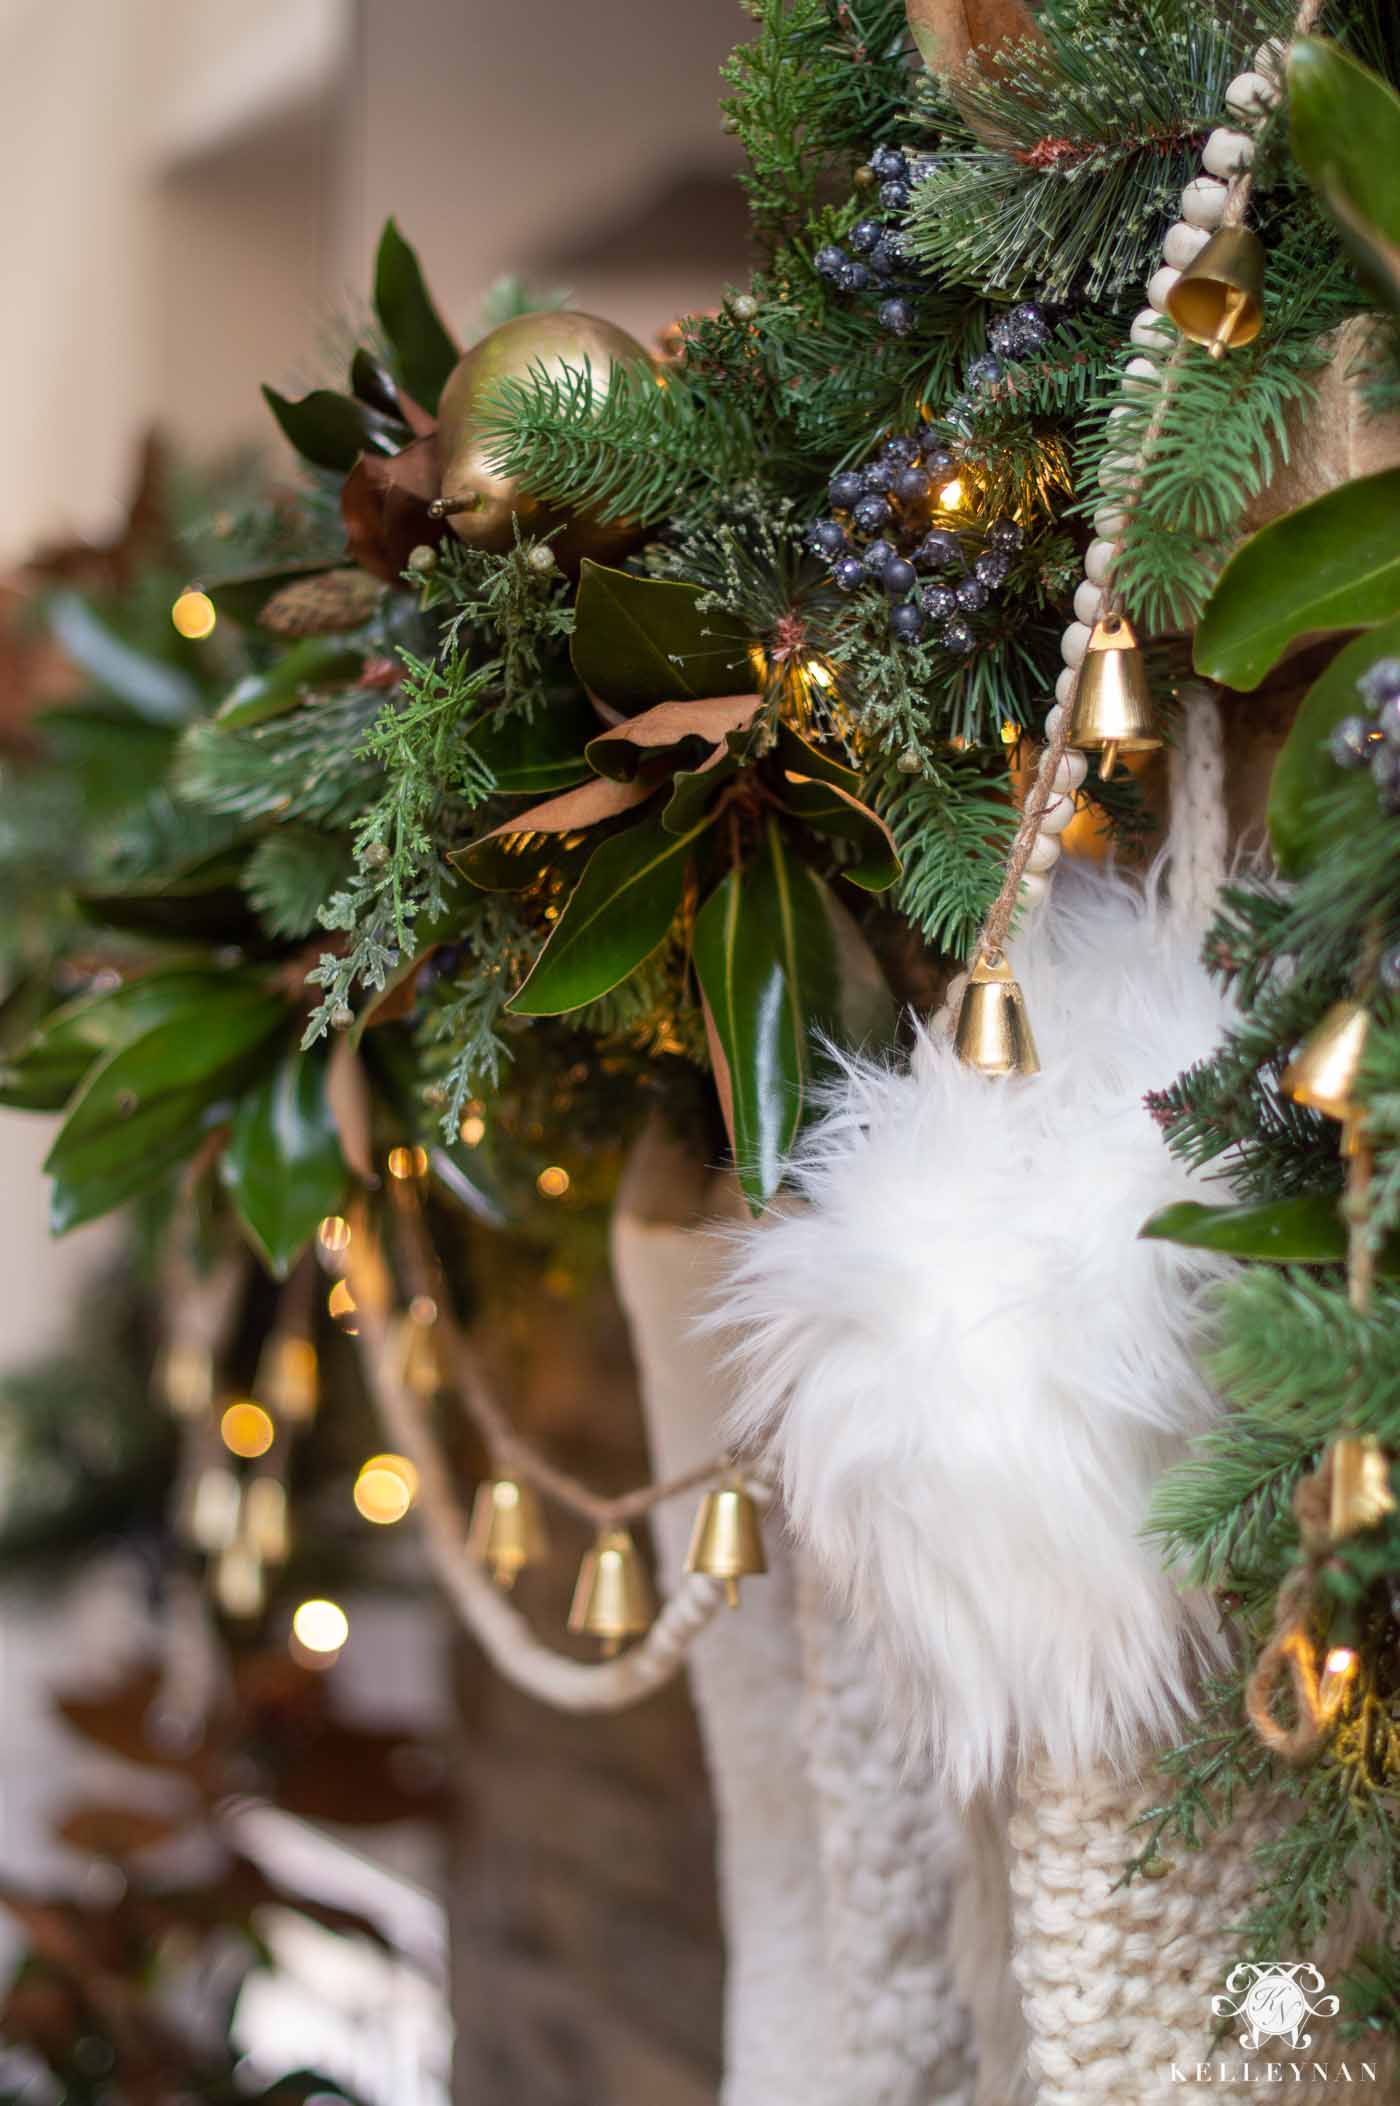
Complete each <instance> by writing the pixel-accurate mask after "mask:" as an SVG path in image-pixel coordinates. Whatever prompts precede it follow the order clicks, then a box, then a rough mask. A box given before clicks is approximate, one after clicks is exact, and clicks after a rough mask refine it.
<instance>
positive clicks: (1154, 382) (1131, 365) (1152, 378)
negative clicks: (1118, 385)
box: [1123, 358, 1162, 395]
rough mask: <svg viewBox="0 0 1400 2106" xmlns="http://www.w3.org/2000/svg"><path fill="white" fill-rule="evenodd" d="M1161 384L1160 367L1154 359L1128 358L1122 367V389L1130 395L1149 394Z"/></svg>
mask: <svg viewBox="0 0 1400 2106" xmlns="http://www.w3.org/2000/svg"><path fill="white" fill-rule="evenodd" d="M1161 385H1162V368H1161V367H1160V366H1159V365H1158V364H1157V362H1156V360H1155V359H1151V358H1130V359H1129V360H1128V363H1127V365H1126V366H1125V367H1124V368H1123V387H1124V391H1125V392H1126V393H1128V394H1130V395H1145V394H1151V392H1152V390H1153V389H1154V388H1159V387H1160V386H1161Z"/></svg>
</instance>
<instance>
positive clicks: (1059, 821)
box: [1040, 790, 1074, 836]
mask: <svg viewBox="0 0 1400 2106" xmlns="http://www.w3.org/2000/svg"><path fill="white" fill-rule="evenodd" d="M1073 817H1074V797H1073V795H1072V794H1071V793H1070V792H1069V791H1068V790H1060V791H1059V792H1058V793H1057V794H1056V795H1055V796H1054V797H1052V798H1051V799H1050V802H1049V804H1047V805H1046V807H1045V810H1044V811H1043V812H1042V813H1041V815H1040V831H1041V834H1042V836H1043V835H1045V834H1062V833H1063V832H1064V830H1065V828H1066V827H1067V826H1068V825H1069V823H1070V820H1071V819H1072V818H1073Z"/></svg>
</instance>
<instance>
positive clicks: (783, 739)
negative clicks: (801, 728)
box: [778, 724, 860, 797]
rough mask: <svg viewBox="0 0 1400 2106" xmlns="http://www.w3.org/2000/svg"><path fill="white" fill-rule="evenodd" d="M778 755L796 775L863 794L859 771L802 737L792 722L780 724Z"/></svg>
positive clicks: (855, 795) (849, 792)
mask: <svg viewBox="0 0 1400 2106" xmlns="http://www.w3.org/2000/svg"><path fill="white" fill-rule="evenodd" d="M778 758H779V760H780V761H781V762H782V764H783V766H784V767H785V768H789V769H791V771H792V773H793V774H794V775H807V776H810V777H811V779H812V781H813V782H829V783H831V784H833V785H834V786H835V788H837V789H838V790H845V791H846V792H847V794H848V795H849V796H851V797H859V795H860V775H859V773H858V771H857V770H856V769H855V768H848V767H847V766H846V764H845V762H844V761H839V760H836V759H834V758H833V757H832V755H831V754H829V753H824V752H823V751H822V749H821V747H820V746H813V745H811V744H810V743H809V742H808V741H807V740H806V739H804V738H801V737H799V735H798V734H797V732H795V731H794V730H793V728H792V726H791V725H790V724H779V726H778Z"/></svg>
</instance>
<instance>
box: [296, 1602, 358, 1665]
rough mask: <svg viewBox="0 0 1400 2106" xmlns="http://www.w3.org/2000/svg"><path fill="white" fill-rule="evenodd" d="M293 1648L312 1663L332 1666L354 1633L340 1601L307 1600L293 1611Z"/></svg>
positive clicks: (300, 1656) (307, 1662)
mask: <svg viewBox="0 0 1400 2106" xmlns="http://www.w3.org/2000/svg"><path fill="white" fill-rule="evenodd" d="M292 1637H293V1640H294V1641H295V1643H294V1645H293V1651H294V1652H295V1653H296V1654H297V1656H298V1657H299V1658H300V1659H301V1660H302V1661H303V1662H304V1664H305V1665H306V1666H308V1667H330V1666H331V1665H332V1664H333V1663H334V1662H335V1661H336V1660H337V1659H339V1657H340V1655H341V1653H342V1652H343V1651H344V1650H345V1646H346V1644H347V1642H348V1640H349V1637H350V1619H349V1617H348V1616H347V1615H346V1613H345V1611H344V1609H342V1608H341V1606H340V1604H339V1603H338V1602H334V1601H324V1600H321V1599H319V1598H318V1599H313V1600H311V1601H304V1602H302V1603H301V1605H300V1607H299V1608H297V1609H296V1610H295V1611H294V1612H293V1615H292Z"/></svg>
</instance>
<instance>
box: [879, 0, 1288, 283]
mask: <svg viewBox="0 0 1400 2106" xmlns="http://www.w3.org/2000/svg"><path fill="white" fill-rule="evenodd" d="M1250 26H1251V25H1250V19H1249V16H1248V13H1247V11H1246V10H1244V9H1241V8H1227V9H1223V10H1215V9H1207V8H1201V7H1200V6H1198V5H1196V4H1194V0H1132V4H1130V5H1124V4H1123V0H1060V4H1057V5H1054V6H1050V7H1046V8H1044V9H1043V10H1042V12H1041V16H1040V28H1041V30H1042V31H1043V33H1044V35H1043V40H1036V41H1027V42H1023V43H1021V44H1018V45H1017V46H1015V47H1014V49H1013V50H1012V51H1011V52H1009V53H1007V54H1005V55H1004V58H1003V61H1002V62H1000V63H999V64H998V66H997V68H996V69H995V70H992V69H991V68H987V67H982V66H979V65H978V63H977V62H976V60H975V59H974V60H973V62H972V63H971V64H970V65H969V66H968V68H967V69H966V70H965V71H964V73H962V74H960V76H959V78H958V82H957V87H956V91H955V98H954V99H944V100H941V101H940V100H939V99H937V98H936V96H935V98H934V99H933V100H932V102H931V108H932V110H933V112H934V114H935V116H936V118H937V120H938V121H939V123H940V125H941V127H942V129H943V137H944V143H943V147H942V149H941V150H940V152H939V154H938V157H937V160H936V161H935V164H934V167H933V170H932V172H931V173H930V174H929V175H928V176H927V178H926V179H925V180H924V181H923V182H922V183H920V184H919V186H918V188H917V190H916V191H915V195H914V204H913V210H912V213H911V223H910V238H911V246H912V247H913V249H914V250H915V253H916V254H918V255H919V256H921V257H922V258H923V259H924V260H925V261H926V262H928V263H930V264H932V265H933V266H935V267H936V268H937V269H939V270H940V271H942V272H944V273H945V274H946V275H947V276H948V277H950V278H953V279H956V280H958V281H959V282H961V283H967V284H973V285H976V286H978V287H979V288H980V289H982V290H984V291H986V290H993V289H998V288H1000V289H1004V290H1006V291H1008V292H1012V293H1015V292H1021V291H1024V290H1028V289H1034V290H1037V291H1040V292H1042V293H1044V294H1047V295H1048V296H1050V297H1053V298H1064V297H1066V296H1067V295H1069V294H1070V293H1071V291H1079V292H1082V293H1084V294H1087V296H1088V297H1089V298H1091V299H1101V298H1104V297H1106V296H1107V297H1113V296H1116V295H1119V294H1121V293H1123V292H1124V291H1126V289H1127V288H1128V287H1129V286H1130V285H1132V284H1134V283H1135V282H1137V281H1139V280H1141V279H1142V278H1143V277H1145V276H1147V275H1148V273H1149V272H1150V271H1151V269H1152V268H1153V266H1154V263H1155V261H1156V256H1155V251H1156V249H1157V248H1158V247H1159V246H1160V243H1161V238H1162V234H1163V232H1164V231H1165V229H1166V227H1167V225H1168V224H1169V223H1170V221H1171V219H1172V218H1174V217H1175V208H1176V203H1177V199H1178V198H1179V195H1180V192H1181V190H1182V187H1183V186H1184V185H1185V184H1186V183H1187V182H1189V181H1190V180H1191V178H1192V177H1193V176H1194V175H1196V174H1197V172H1198V164H1199V151H1200V145H1201V142H1202V140H1203V139H1204V137H1205V134H1206V133H1207V132H1208V131H1209V130H1210V129H1211V127H1212V125H1214V124H1217V123H1218V122H1219V121H1220V118H1221V114H1222V112H1223V110H1224V100H1225V88H1226V85H1227V83H1228V82H1229V80H1230V77H1231V75H1232V74H1234V73H1235V72H1237V71H1238V70H1239V67H1240V65H1241V64H1242V63H1243V62H1244V59H1245V55H1246V52H1247V49H1248V45H1247V42H1246V39H1247V37H1248V36H1249V34H1250ZM1256 40H1257V33H1256ZM988 140H994V141H995V142H996V143H995V144H994V145H988V144H987V143H986V141H988Z"/></svg>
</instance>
